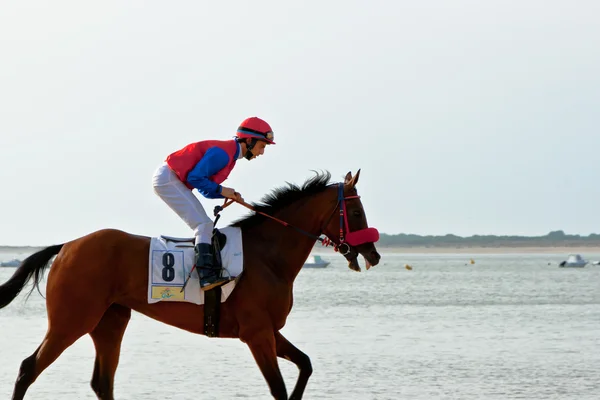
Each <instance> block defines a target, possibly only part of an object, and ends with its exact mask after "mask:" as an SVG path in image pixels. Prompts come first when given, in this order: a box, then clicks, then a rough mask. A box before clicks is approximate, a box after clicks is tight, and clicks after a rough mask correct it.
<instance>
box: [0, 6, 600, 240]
mask: <svg viewBox="0 0 600 400" xmlns="http://www.w3.org/2000/svg"><path fill="white" fill-rule="evenodd" d="M598 15H600V2H597V1H573V0H570V1H552V0H550V1H547V0H544V1H542V0H525V1H524V0H518V1H517V0H502V1H496V0H491V1H485V2H482V1H475V0H473V1H466V0H455V1H452V2H449V1H428V0H425V1H419V2H416V1H403V0H399V1H395V2H392V1H377V0H373V1H368V2H367V1H348V0H345V1H341V0H332V1H322V0H321V1H304V2H295V3H291V2H281V1H252V2H249V1H229V2H216V1H178V2H164V1H127V2H122V1H103V2H94V3H92V2H80V1H68V2H67V1H52V2H51V1H18V2H17V1H11V2H4V3H3V6H2V12H1V13H0V54H1V56H0V57H1V58H0V60H1V62H0V181H1V182H2V185H1V187H0V245H49V244H54V243H62V242H64V241H68V240H72V239H75V238H77V237H79V236H82V235H85V234H88V233H90V232H93V231H95V230H98V229H102V228H117V229H122V230H125V231H128V232H132V233H136V234H142V235H148V236H157V235H161V234H165V235H171V236H191V235H192V232H191V231H190V229H189V228H188V227H187V226H186V225H185V224H184V223H183V222H182V221H181V220H180V219H179V217H177V215H175V213H173V212H172V211H171V210H170V209H169V208H168V207H167V206H166V204H164V203H163V202H162V201H161V200H160V199H159V198H158V197H157V196H156V195H155V194H154V192H153V190H152V185H151V179H152V175H153V173H154V171H155V170H156V168H157V167H158V166H159V165H160V164H161V163H162V162H163V161H164V159H165V158H166V156H167V155H168V154H170V153H172V152H173V151H176V150H178V149H180V148H181V147H183V146H185V145H186V144H188V143H191V142H196V141H200V140H205V139H229V138H231V137H232V136H233V135H234V134H235V130H236V128H237V126H238V125H239V123H240V122H241V121H242V120H244V119H245V118H247V117H249V116H259V117H261V118H263V119H265V120H266V121H268V122H269V123H270V124H271V126H272V128H273V130H274V133H275V139H276V142H277V144H276V145H275V146H270V147H269V148H267V151H266V153H265V155H264V156H263V157H261V158H259V159H257V160H253V161H251V162H248V161H246V160H240V161H239V162H238V163H237V165H236V167H235V168H234V170H233V172H232V173H231V175H230V177H229V179H228V180H227V181H226V182H225V185H226V186H229V187H233V188H235V189H236V190H237V191H238V192H240V193H241V194H242V195H243V196H244V198H245V199H246V200H247V201H258V200H260V199H261V198H262V197H263V196H264V195H265V194H266V193H268V192H270V191H271V190H272V189H273V188H275V187H279V186H282V185H285V183H286V182H292V183H298V184H301V183H303V182H304V181H305V180H306V179H307V178H309V177H311V176H313V172H312V171H314V170H318V171H325V170H326V171H329V172H331V174H332V177H333V180H334V181H339V180H342V179H343V177H344V175H345V174H346V173H347V172H348V171H352V173H353V174H354V173H355V172H356V171H357V170H358V169H359V168H360V169H361V175H360V180H359V183H358V185H357V189H358V192H359V194H360V195H361V196H362V201H363V205H364V207H365V211H366V214H367V218H368V221H369V223H370V225H371V226H374V227H376V228H378V229H379V231H380V232H382V233H387V234H397V233H413V234H420V235H429V234H430V235H444V234H448V233H452V234H456V235H461V236H468V235H473V234H493V235H544V234H546V233H548V232H550V231H552V230H559V229H561V230H564V231H565V232H567V233H571V234H581V235H587V234H589V233H592V232H596V233H598V232H600V212H598V211H599V208H600V179H599V178H600V173H599V172H598V170H599V167H600V132H599V126H600V124H599V120H600V73H598V71H600V51H599V49H600V24H598ZM197 196H199V197H200V195H199V194H197ZM202 203H203V204H204V205H205V207H207V209H208V210H212V208H213V207H214V206H215V205H217V204H221V201H215V200H206V199H202ZM246 214H247V210H246V209H244V208H243V207H241V206H232V207H229V208H228V209H226V210H225V211H224V212H223V215H222V219H221V221H220V222H219V224H222V225H221V226H224V225H225V224H227V223H230V222H231V221H233V220H235V219H237V218H239V217H240V216H243V215H246Z"/></svg>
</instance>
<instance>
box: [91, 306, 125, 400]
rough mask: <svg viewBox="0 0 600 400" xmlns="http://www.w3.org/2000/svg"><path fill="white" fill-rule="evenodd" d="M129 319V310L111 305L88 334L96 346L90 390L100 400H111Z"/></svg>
mask: <svg viewBox="0 0 600 400" xmlns="http://www.w3.org/2000/svg"><path fill="white" fill-rule="evenodd" d="M130 318H131V309H129V308H126V307H123V306H120V305H118V304H113V305H112V306H110V308H109V309H108V310H106V312H105V313H104V316H103V317H102V319H101V320H100V322H99V323H98V325H97V326H96V328H94V330H93V331H92V332H91V333H90V336H91V337H92V340H93V341H94V346H96V361H95V362H94V373H93V375H92V389H94V392H95V393H96V395H97V396H98V399H101V400H113V399H114V397H113V384H114V378H115V372H116V370H117V365H118V364H119V354H120V352H121V341H122V340H123V334H124V333H125V329H126V328H127V323H128V322H129V319H130Z"/></svg>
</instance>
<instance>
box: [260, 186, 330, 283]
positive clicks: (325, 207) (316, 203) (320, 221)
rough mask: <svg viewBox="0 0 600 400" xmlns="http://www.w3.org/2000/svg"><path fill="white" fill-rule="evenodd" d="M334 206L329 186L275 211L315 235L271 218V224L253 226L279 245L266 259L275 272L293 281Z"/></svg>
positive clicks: (266, 239) (278, 215) (276, 216)
mask: <svg viewBox="0 0 600 400" xmlns="http://www.w3.org/2000/svg"><path fill="white" fill-rule="evenodd" d="M334 206H335V199H334V198H333V195H332V192H331V191H329V190H326V191H324V192H322V193H319V194H316V195H314V196H312V197H309V198H305V199H302V200H299V201H297V202H295V203H292V204H290V205H288V206H287V207H285V208H283V209H281V210H280V211H279V212H277V213H276V214H274V215H273V216H274V217H275V218H278V219H280V220H281V221H284V222H286V223H288V224H290V225H293V226H294V227H296V228H299V229H302V230H303V231H305V232H307V233H309V234H310V235H313V236H312V237H311V236H309V235H306V234H303V233H301V232H298V230H296V229H294V228H293V227H291V226H285V225H283V224H280V223H277V222H275V221H271V223H270V224H268V225H267V226H268V228H267V226H265V224H264V223H263V224H261V225H260V226H257V227H255V228H254V229H253V230H256V231H255V232H252V233H256V234H257V236H260V238H261V239H262V240H265V241H267V242H268V243H270V244H271V245H272V246H273V247H274V248H275V249H276V251H274V252H268V253H269V254H270V257H273V258H274V259H273V260H266V261H267V262H266V264H267V265H268V266H272V267H273V268H274V273H275V274H276V275H278V276H283V277H285V278H286V279H287V280H290V281H293V280H294V279H295V278H296V276H297V275H298V273H299V272H300V270H301V269H302V266H303V265H304V262H305V261H306V259H307V258H308V256H309V255H310V252H311V250H312V249H313V247H314V245H315V242H316V238H315V236H317V235H319V234H320V233H321V231H320V230H321V229H322V228H323V226H324V224H325V223H326V222H327V219H328V218H329V217H330V216H331V215H332V212H333V207H334ZM265 222H266V221H265ZM258 230H260V231H258ZM266 256H267V257H269V255H266Z"/></svg>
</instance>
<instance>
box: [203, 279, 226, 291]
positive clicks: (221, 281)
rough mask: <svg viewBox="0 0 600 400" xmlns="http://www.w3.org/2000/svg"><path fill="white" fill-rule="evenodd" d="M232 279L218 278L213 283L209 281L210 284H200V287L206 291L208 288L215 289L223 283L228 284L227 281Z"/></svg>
mask: <svg viewBox="0 0 600 400" xmlns="http://www.w3.org/2000/svg"><path fill="white" fill-rule="evenodd" d="M230 281H231V279H227V278H217V280H215V281H214V282H212V283H209V284H207V285H204V286H200V289H201V290H202V291H203V292H206V291H207V290H211V289H214V288H216V287H218V286H221V285H224V284H226V283H228V282H230Z"/></svg>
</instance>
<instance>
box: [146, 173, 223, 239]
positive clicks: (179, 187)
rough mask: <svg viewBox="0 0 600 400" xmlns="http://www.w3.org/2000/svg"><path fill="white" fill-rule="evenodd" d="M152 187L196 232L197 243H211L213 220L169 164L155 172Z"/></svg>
mask: <svg viewBox="0 0 600 400" xmlns="http://www.w3.org/2000/svg"><path fill="white" fill-rule="evenodd" d="M152 186H153V187H154V193H156V194H157V195H158V196H159V197H160V198H161V199H163V200H164V202H165V203H167V205H168V206H169V207H171V209H172V210H173V211H175V213H176V214H177V215H179V217H180V218H181V219H182V220H183V221H184V222H185V223H186V224H187V225H188V226H189V227H190V228H191V229H192V230H193V231H194V236H195V237H196V243H210V239H211V236H212V230H213V222H212V220H211V219H210V218H208V215H206V211H204V207H202V203H200V200H198V198H197V197H196V196H194V194H193V193H192V191H191V190H190V189H188V188H187V186H185V185H184V184H183V183H182V182H181V181H180V180H179V178H178V177H177V175H175V173H174V172H173V171H172V170H171V169H170V168H169V166H168V165H167V163H164V164H163V165H161V166H160V167H158V169H157V170H156V172H154V176H153V177H152Z"/></svg>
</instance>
